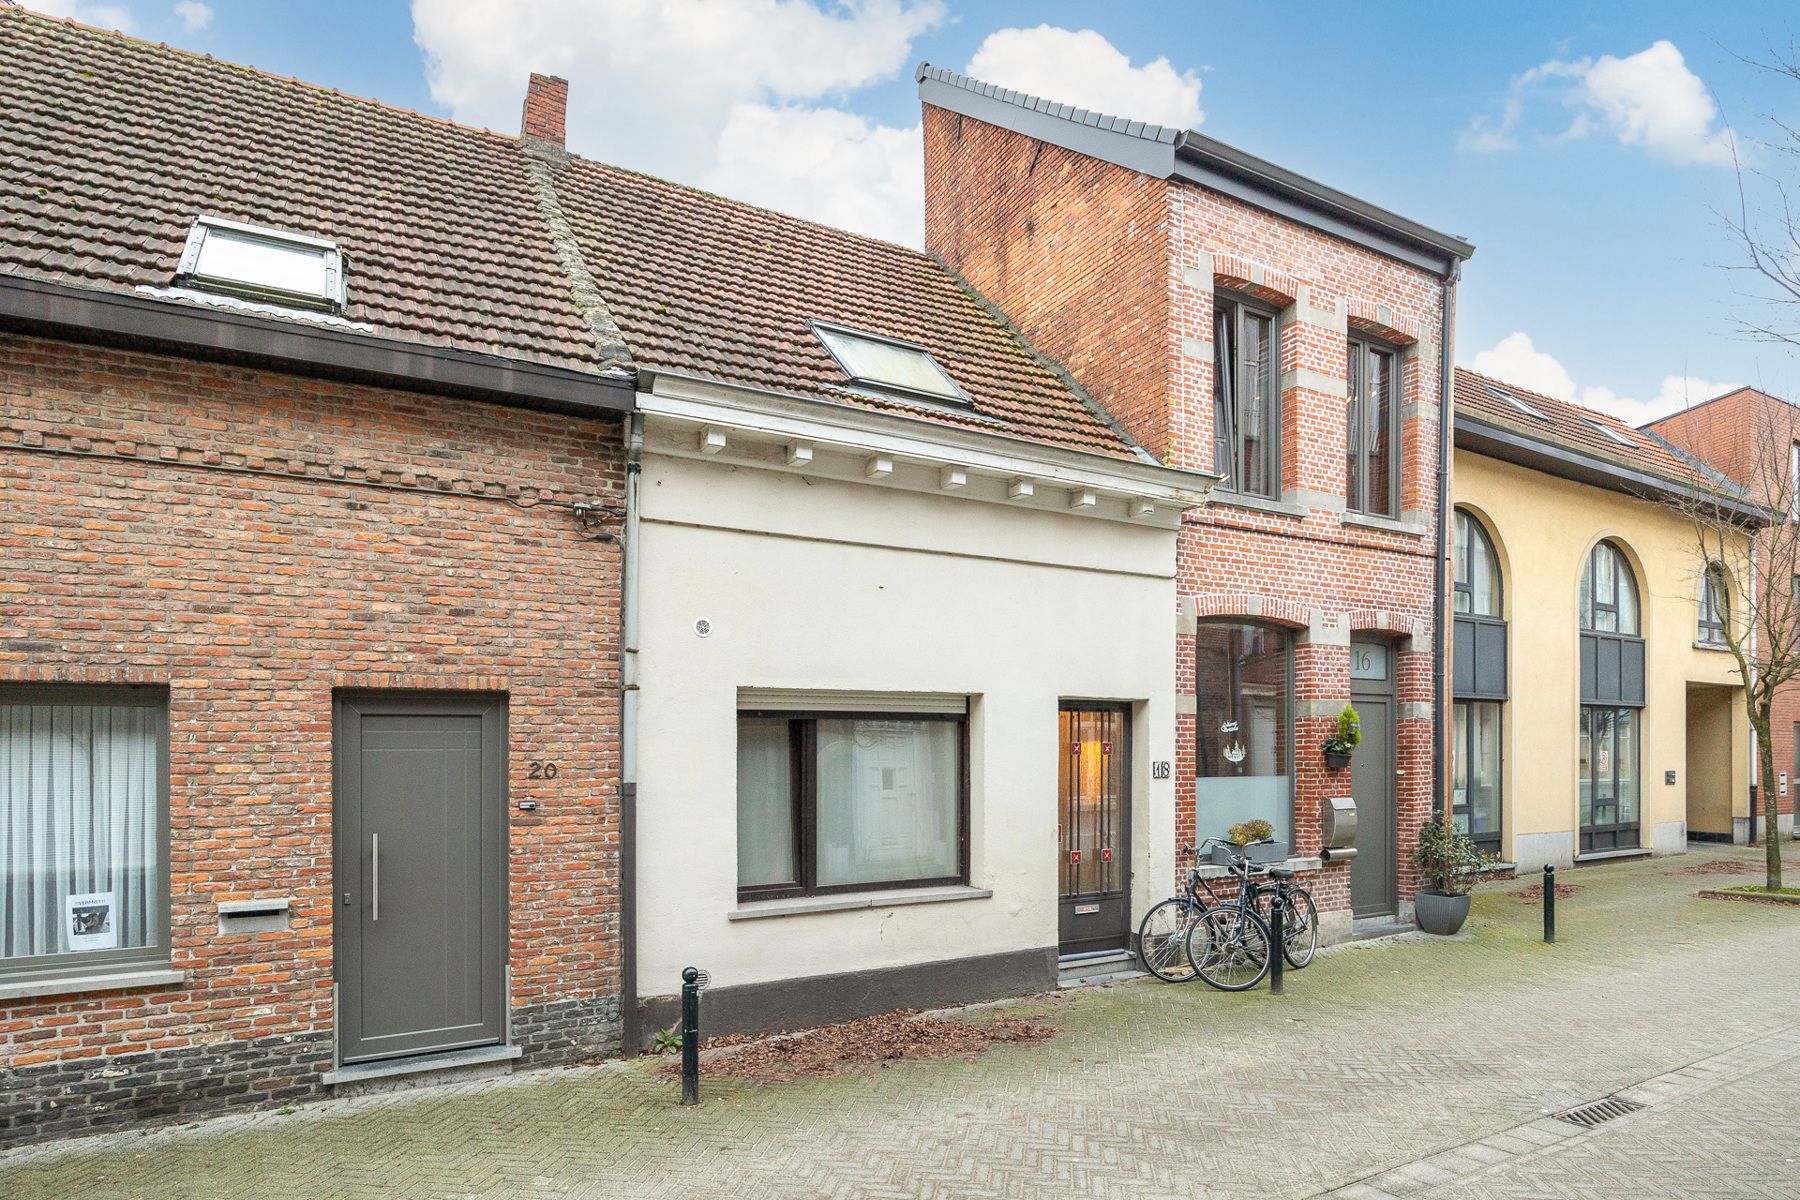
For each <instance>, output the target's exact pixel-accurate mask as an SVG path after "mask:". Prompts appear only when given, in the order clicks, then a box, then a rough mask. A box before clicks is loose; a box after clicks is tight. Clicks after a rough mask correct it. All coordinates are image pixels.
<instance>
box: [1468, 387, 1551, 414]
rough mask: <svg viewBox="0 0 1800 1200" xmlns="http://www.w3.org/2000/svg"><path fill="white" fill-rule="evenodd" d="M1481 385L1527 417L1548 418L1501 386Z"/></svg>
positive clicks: (1490, 393)
mask: <svg viewBox="0 0 1800 1200" xmlns="http://www.w3.org/2000/svg"><path fill="white" fill-rule="evenodd" d="M1481 386H1482V387H1484V388H1486V389H1487V390H1488V394H1489V395H1492V396H1498V397H1499V398H1500V399H1502V400H1504V401H1506V402H1507V403H1508V404H1510V405H1512V406H1513V407H1514V408H1516V409H1518V410H1519V411H1520V412H1522V413H1524V414H1525V415H1526V416H1528V417H1535V418H1536V419H1537V420H1539V421H1548V420H1549V419H1550V418H1549V417H1546V416H1545V415H1544V414H1543V413H1541V412H1539V411H1538V410H1537V409H1535V408H1533V407H1531V405H1529V404H1527V403H1525V402H1524V401H1523V400H1521V399H1519V398H1518V397H1517V396H1515V395H1513V394H1512V393H1511V392H1509V391H1507V390H1506V389H1505V388H1503V387H1495V386H1494V385H1493V384H1491V383H1484V384H1482V385H1481Z"/></svg>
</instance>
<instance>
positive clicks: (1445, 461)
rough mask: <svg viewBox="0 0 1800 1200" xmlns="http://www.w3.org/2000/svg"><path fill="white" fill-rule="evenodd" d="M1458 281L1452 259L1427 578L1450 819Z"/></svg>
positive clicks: (1434, 778) (1437, 775)
mask: <svg viewBox="0 0 1800 1200" xmlns="http://www.w3.org/2000/svg"><path fill="white" fill-rule="evenodd" d="M1461 278H1462V259H1460V258H1458V259H1452V260H1451V262H1450V269H1449V270H1448V271H1446V272H1445V273H1444V282H1443V289H1444V291H1443V297H1444V298H1443V304H1442V310H1443V311H1442V312H1441V313H1440V314H1439V317H1440V328H1441V330H1442V336H1441V337H1440V338H1439V339H1438V392H1439V395H1438V447H1437V449H1438V468H1437V485H1438V494H1437V543H1438V544H1437V563H1436V565H1435V567H1434V569H1433V572H1432V575H1433V579H1434V582H1435V584H1436V589H1435V591H1434V593H1433V596H1432V604H1433V606H1434V607H1435V608H1436V609H1437V613H1436V616H1437V621H1436V629H1435V636H1434V637H1433V638H1432V640H1431V689H1432V697H1431V701H1432V703H1431V711H1432V714H1433V715H1434V716H1435V717H1436V719H1437V720H1436V728H1435V729H1434V730H1433V731H1432V732H1433V734H1434V736H1433V737H1432V739H1431V795H1432V803H1433V808H1434V811H1436V812H1437V813H1438V814H1439V815H1440V816H1443V817H1444V819H1445V820H1446V821H1448V820H1449V810H1450V805H1449V803H1448V801H1449V799H1450V796H1449V792H1448V790H1447V788H1446V787H1445V785H1446V783H1447V782H1448V780H1447V778H1446V773H1445V770H1444V760H1445V757H1446V755H1445V743H1446V742H1447V741H1448V740H1449V737H1450V722H1449V721H1447V720H1446V719H1445V713H1444V700H1445V692H1446V690H1447V689H1446V688H1445V687H1444V678H1445V674H1446V668H1447V667H1448V665H1449V661H1450V659H1449V655H1448V654H1447V653H1446V652H1445V646H1446V645H1447V644H1448V642H1449V640H1450V636H1449V635H1450V634H1451V632H1452V631H1451V626H1450V622H1451V619H1452V618H1451V616H1450V595H1449V593H1450V589H1449V587H1448V586H1446V585H1447V583H1448V573H1449V571H1448V568H1449V563H1450V446H1451V443H1452V442H1454V441H1455V440H1456V438H1455V416H1454V414H1455V394H1456V384H1455V374H1454V370H1453V366H1452V357H1453V353H1454V351H1453V348H1452V345H1451V343H1452V342H1453V341H1455V338H1456V284H1457V281H1458V280H1459V279H1461Z"/></svg>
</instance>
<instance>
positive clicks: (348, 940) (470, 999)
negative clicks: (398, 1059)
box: [333, 695, 506, 1063]
mask: <svg viewBox="0 0 1800 1200" xmlns="http://www.w3.org/2000/svg"><path fill="white" fill-rule="evenodd" d="M505 756H506V707H505V702H504V701H503V700H501V699H498V698H495V697H461V696H455V697H447V696H409V695H354V696H345V697H342V698H340V700H339V702H338V706H337V729H336V756H335V757H336V779H335V784H336V788H335V792H336V803H335V812H334V821H335V824H334V836H333V840H334V846H335V855H334V857H335V860H336V867H335V874H336V889H335V895H336V901H337V903H336V905H335V906H334V907H335V911H336V914H337V919H336V921H335V922H334V937H335V947H334V949H335V955H336V966H337V982H338V1006H339V1008H338V1049H339V1058H340V1060H341V1061H343V1062H346V1063H351V1062H361V1061H366V1060H369V1059H376V1058H391V1057H395V1056H398V1055H405V1054H423V1053H427V1052H430V1051H438V1050H454V1049H461V1048H464V1047H469V1046H480V1045H489V1044H492V1043H496V1042H499V1041H501V1040H502V1039H503V1038H504V1037H505V1032H506V1027H505V1002H506V997H505V976H504V971H505V965H504V964H505V957H504V955H505V948H506V908H505V900H506V896H505V883H506V875H505V868H506V847H505V817H506V808H505V802H506V797H505V787H506V768H505Z"/></svg>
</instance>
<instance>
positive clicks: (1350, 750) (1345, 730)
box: [1325, 704, 1362, 771]
mask: <svg viewBox="0 0 1800 1200" xmlns="http://www.w3.org/2000/svg"><path fill="white" fill-rule="evenodd" d="M1360 745H1362V718H1361V717H1359V716H1357V715H1356V709H1355V708H1354V707H1353V706H1351V705H1348V704H1346V705H1344V711H1343V712H1341V713H1339V714H1338V723H1337V732H1336V733H1334V734H1332V735H1331V736H1330V737H1328V738H1326V739H1325V765H1326V766H1327V767H1330V768H1331V769H1332V770H1333V771H1341V770H1343V769H1344V768H1345V767H1347V766H1349V765H1350V756H1351V755H1352V754H1354V753H1356V748H1357V747H1358V746H1360Z"/></svg>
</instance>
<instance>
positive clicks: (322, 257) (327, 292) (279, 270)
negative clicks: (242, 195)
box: [176, 217, 344, 310]
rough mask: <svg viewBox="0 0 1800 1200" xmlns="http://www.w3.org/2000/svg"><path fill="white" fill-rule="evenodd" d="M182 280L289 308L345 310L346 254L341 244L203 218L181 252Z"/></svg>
mask: <svg viewBox="0 0 1800 1200" xmlns="http://www.w3.org/2000/svg"><path fill="white" fill-rule="evenodd" d="M176 276H177V281H178V282H180V283H182V284H185V285H187V286H189V287H193V288H198V289H200V290H203V291H209V292H228V293H231V294H233V295H239V296H251V297H255V298H257V299H262V300H272V301H276V302H279V303H284V304H297V305H304V306H307V307H311V308H327V309H333V310H335V309H339V308H342V307H343V306H344V256H343V253H342V252H341V251H340V250H339V249H338V247H337V243H336V242H328V241H325V240H324V239H322V238H312V237H305V236H303V235H301V234H297V233H284V232H282V231H281V230H279V229H265V228H263V227H262V226H259V225H244V224H241V223H239V222H237V221H226V220H222V219H221V218H218V217H199V218H196V219H195V221H194V227H193V229H192V230H190V231H189V232H188V240H187V246H186V247H185V248H184V249H183V250H182V252H181V265H180V266H179V267H178V268H177V270H176Z"/></svg>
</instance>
